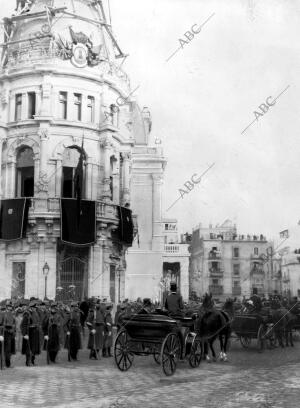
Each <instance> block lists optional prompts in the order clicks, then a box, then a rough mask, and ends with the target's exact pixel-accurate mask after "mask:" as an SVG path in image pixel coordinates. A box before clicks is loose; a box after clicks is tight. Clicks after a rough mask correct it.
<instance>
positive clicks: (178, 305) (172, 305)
mask: <svg viewBox="0 0 300 408" xmlns="http://www.w3.org/2000/svg"><path fill="white" fill-rule="evenodd" d="M170 290H171V293H170V295H168V296H167V299H166V301H165V308H166V309H167V310H168V312H169V313H170V314H171V315H180V314H182V310H183V301H182V296H181V295H180V294H179V293H177V284H176V282H171V284H170Z"/></svg>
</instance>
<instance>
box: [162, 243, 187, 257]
mask: <svg viewBox="0 0 300 408" xmlns="http://www.w3.org/2000/svg"><path fill="white" fill-rule="evenodd" d="M188 247H189V245H188V244H165V246H164V252H165V254H167V255H172V254H174V255H189V251H188Z"/></svg>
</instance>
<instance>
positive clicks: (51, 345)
mask: <svg viewBox="0 0 300 408" xmlns="http://www.w3.org/2000/svg"><path fill="white" fill-rule="evenodd" d="M61 325H62V318H61V315H60V314H59V313H58V310H57V303H56V302H52V304H51V307H50V313H47V315H46V316H45V317H44V320H43V325H42V328H43V333H44V340H45V342H44V350H46V351H47V353H48V356H49V360H50V361H51V362H52V363H55V359H56V356H57V353H58V351H59V347H60V342H59V333H60V327H61Z"/></svg>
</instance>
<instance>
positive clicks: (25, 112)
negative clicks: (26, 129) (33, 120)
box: [21, 92, 28, 120]
mask: <svg viewBox="0 0 300 408" xmlns="http://www.w3.org/2000/svg"><path fill="white" fill-rule="evenodd" d="M25 119H28V97H27V93H26V92H24V93H22V105H21V120H25Z"/></svg>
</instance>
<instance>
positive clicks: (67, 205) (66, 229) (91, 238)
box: [60, 198, 96, 245]
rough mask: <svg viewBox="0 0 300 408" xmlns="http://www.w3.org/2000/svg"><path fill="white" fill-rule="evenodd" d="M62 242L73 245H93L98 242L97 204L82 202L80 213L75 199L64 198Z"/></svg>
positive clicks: (62, 207) (62, 205)
mask: <svg viewBox="0 0 300 408" xmlns="http://www.w3.org/2000/svg"><path fill="white" fill-rule="evenodd" d="M60 206H61V240H62V241H63V242H65V243H68V244H73V245H92V244H94V243H95V241H96V203H95V201H88V200H81V205H80V213H78V203H77V200H76V199H74V198H62V199H61V200H60Z"/></svg>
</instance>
